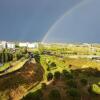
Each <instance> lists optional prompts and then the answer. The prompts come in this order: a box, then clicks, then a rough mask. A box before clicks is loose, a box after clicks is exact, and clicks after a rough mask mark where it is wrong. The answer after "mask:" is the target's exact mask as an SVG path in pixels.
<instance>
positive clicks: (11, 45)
mask: <svg viewBox="0 0 100 100" xmlns="http://www.w3.org/2000/svg"><path fill="white" fill-rule="evenodd" d="M7 48H9V49H14V48H15V43H13V42H7Z"/></svg>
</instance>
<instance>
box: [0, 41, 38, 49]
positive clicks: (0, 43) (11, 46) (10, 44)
mask: <svg viewBox="0 0 100 100" xmlns="http://www.w3.org/2000/svg"><path fill="white" fill-rule="evenodd" d="M17 45H18V46H19V47H27V48H38V43H36V42H35V43H30V42H19V43H17ZM15 47H16V43H15V42H7V41H0V49H2V48H8V49H14V48H15Z"/></svg>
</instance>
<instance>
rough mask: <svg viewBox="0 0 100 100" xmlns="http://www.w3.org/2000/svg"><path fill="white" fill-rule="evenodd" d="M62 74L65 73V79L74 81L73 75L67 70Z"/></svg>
mask: <svg viewBox="0 0 100 100" xmlns="http://www.w3.org/2000/svg"><path fill="white" fill-rule="evenodd" d="M62 73H63V77H64V78H67V79H73V75H72V74H71V73H70V72H68V71H67V70H63V72H62Z"/></svg>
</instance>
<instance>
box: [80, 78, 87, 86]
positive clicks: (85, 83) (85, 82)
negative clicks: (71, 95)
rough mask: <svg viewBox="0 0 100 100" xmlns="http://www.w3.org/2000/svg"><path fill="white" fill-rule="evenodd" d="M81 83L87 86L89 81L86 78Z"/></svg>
mask: <svg viewBox="0 0 100 100" xmlns="http://www.w3.org/2000/svg"><path fill="white" fill-rule="evenodd" d="M80 82H81V83H82V84H83V85H87V83H88V82H87V79H84V78H83V79H81V80H80Z"/></svg>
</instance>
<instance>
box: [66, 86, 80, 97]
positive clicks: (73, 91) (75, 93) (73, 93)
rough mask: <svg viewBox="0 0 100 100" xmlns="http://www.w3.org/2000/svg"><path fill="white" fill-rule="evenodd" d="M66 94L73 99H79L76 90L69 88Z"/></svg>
mask: <svg viewBox="0 0 100 100" xmlns="http://www.w3.org/2000/svg"><path fill="white" fill-rule="evenodd" d="M68 94H69V95H70V96H72V97H74V98H77V97H80V93H79V91H78V90H77V89H76V88H71V89H70V90H68Z"/></svg>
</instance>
